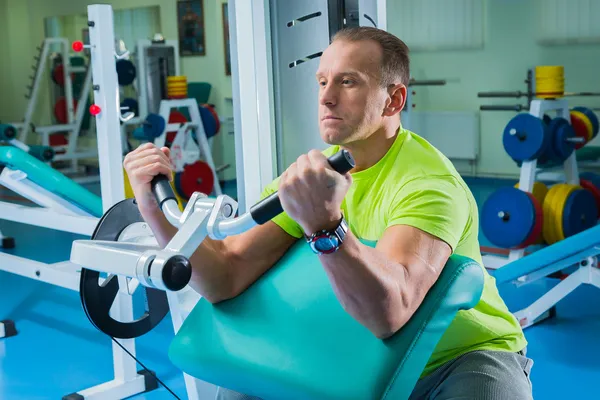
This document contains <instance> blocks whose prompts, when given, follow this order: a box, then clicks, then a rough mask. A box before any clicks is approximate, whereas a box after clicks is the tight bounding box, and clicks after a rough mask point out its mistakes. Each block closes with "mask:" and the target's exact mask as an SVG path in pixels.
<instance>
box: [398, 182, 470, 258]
mask: <svg viewBox="0 0 600 400" xmlns="http://www.w3.org/2000/svg"><path fill="white" fill-rule="evenodd" d="M470 217H471V216H470V203H469V199H468V197H467V193H466V191H465V189H464V188H463V187H462V186H460V184H459V183H458V182H457V181H456V180H455V179H454V178H451V177H450V178H444V179H431V180H429V181H425V182H424V181H413V182H409V183H408V184H406V185H404V186H403V187H402V188H401V189H400V191H399V192H398V193H397V195H396V198H395V200H394V203H393V204H391V205H390V210H389V214H388V218H387V225H386V228H388V229H389V228H391V227H393V226H396V225H408V226H412V227H414V228H417V229H419V230H421V231H423V232H426V233H428V234H430V235H432V236H434V237H436V238H438V239H440V240H442V241H444V242H445V243H447V244H448V245H449V246H450V248H451V249H452V251H454V250H455V249H456V247H457V246H458V243H459V242H460V239H461V237H462V235H463V233H464V232H465V229H466V227H467V224H468V223H469V220H470Z"/></svg>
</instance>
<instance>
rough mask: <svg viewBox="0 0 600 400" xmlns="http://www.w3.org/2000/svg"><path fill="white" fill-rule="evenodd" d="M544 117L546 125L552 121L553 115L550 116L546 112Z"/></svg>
mask: <svg viewBox="0 0 600 400" xmlns="http://www.w3.org/2000/svg"><path fill="white" fill-rule="evenodd" d="M542 119H543V121H544V123H545V124H546V125H547V124H549V123H550V122H552V117H551V116H549V115H548V114H544V116H543V118H542Z"/></svg>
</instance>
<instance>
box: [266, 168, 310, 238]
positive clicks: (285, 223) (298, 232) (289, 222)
mask: <svg viewBox="0 0 600 400" xmlns="http://www.w3.org/2000/svg"><path fill="white" fill-rule="evenodd" d="M278 187H279V178H277V179H275V180H274V181H273V182H271V183H269V184H268V185H267V186H266V187H265V189H264V190H263V191H262V193H261V195H260V198H261V200H262V199H264V198H265V197H267V196H269V195H271V194H272V193H275V192H276V191H277V188H278ZM271 221H273V222H275V223H276V224H277V225H279V227H281V229H283V230H284V231H286V232H287V233H288V234H289V235H291V236H293V237H295V238H297V239H300V238H301V237H303V236H304V231H303V230H302V227H300V225H299V224H298V223H297V222H296V221H294V220H293V219H292V218H291V217H290V216H289V215H288V214H287V213H286V212H285V211H284V212H282V213H281V214H279V215H278V216H276V217H275V218H273V219H272V220H271Z"/></svg>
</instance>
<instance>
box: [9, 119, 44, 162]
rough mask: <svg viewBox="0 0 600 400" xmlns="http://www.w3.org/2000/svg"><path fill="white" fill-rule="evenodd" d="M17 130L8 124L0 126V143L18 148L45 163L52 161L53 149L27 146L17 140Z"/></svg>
mask: <svg viewBox="0 0 600 400" xmlns="http://www.w3.org/2000/svg"><path fill="white" fill-rule="evenodd" d="M16 137H17V129H16V128H15V127H14V126H12V125H9V124H0V143H2V144H7V145H11V146H14V147H18V148H19V149H21V150H23V151H24V152H26V153H29V154H31V155H32V156H34V157H35V158H37V159H38V160H40V161H43V162H45V163H50V162H51V161H52V160H53V159H54V155H55V153H54V149H53V148H52V147H51V146H41V145H32V146H28V145H26V144H25V143H23V142H21V141H20V140H18V139H17V138H16Z"/></svg>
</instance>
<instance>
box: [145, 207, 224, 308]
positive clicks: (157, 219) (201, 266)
mask: <svg viewBox="0 0 600 400" xmlns="http://www.w3.org/2000/svg"><path fill="white" fill-rule="evenodd" d="M142 216H143V217H144V220H145V221H146V223H147V224H148V225H149V226H150V229H151V230H152V232H153V233H154V237H155V238H156V241H157V243H158V245H159V246H160V247H165V246H166V245H167V243H169V241H170V240H171V239H172V238H173V236H175V234H176V233H177V228H175V227H174V226H173V225H171V223H170V222H169V221H168V220H167V218H166V217H165V215H164V214H163V212H162V211H160V210H158V209H157V210H156V211H150V212H148V211H146V212H142ZM190 263H191V264H192V278H191V280H190V286H191V287H192V288H193V289H194V290H195V291H196V292H198V293H199V294H200V295H201V296H203V297H205V298H206V299H207V300H209V301H211V302H218V301H221V300H224V299H226V298H227V297H228V296H229V293H230V291H231V280H230V279H229V273H228V268H227V267H228V265H229V257H227V254H226V251H225V245H224V242H222V241H217V240H213V239H211V238H209V237H208V236H207V237H206V238H205V239H204V240H203V241H202V243H201V244H200V246H198V248H197V249H196V251H194V253H193V254H192V255H191V257H190Z"/></svg>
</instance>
